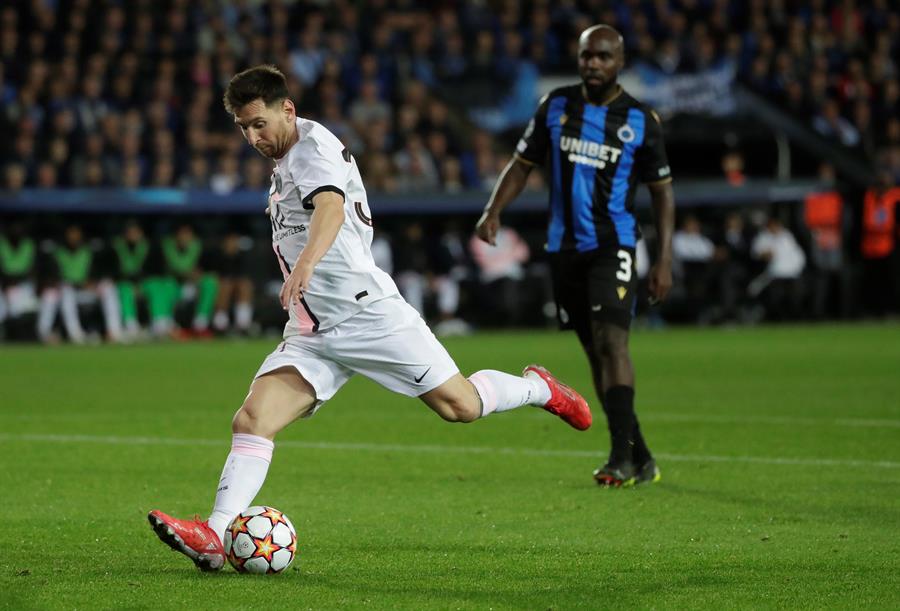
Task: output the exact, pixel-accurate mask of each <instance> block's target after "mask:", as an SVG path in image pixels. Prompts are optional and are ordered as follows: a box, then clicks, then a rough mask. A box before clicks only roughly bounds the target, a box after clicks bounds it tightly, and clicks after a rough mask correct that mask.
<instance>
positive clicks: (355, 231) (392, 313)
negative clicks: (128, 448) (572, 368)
mask: <svg viewBox="0 0 900 611" xmlns="http://www.w3.org/2000/svg"><path fill="white" fill-rule="evenodd" d="M224 102H225V109H226V110H227V111H228V112H229V113H231V114H232V115H234V121H235V123H236V124H237V125H239V126H240V128H241V132H242V133H243V134H244V136H245V137H246V138H247V141H248V142H249V143H250V145H251V146H253V147H254V148H255V149H256V150H257V151H258V152H259V153H261V154H262V155H263V156H264V157H267V158H269V159H272V160H273V161H274V162H275V168H274V170H273V174H272V186H271V188H270V190H269V207H268V214H269V216H270V219H271V222H272V249H273V250H274V251H275V256H276V258H277V259H278V264H279V266H280V267H281V271H282V274H283V275H284V285H283V287H282V290H281V305H282V307H284V309H285V310H287V311H288V312H289V316H290V318H289V320H288V323H287V325H286V326H285V330H284V341H282V342H281V343H280V344H279V345H278V346H277V347H276V349H275V350H274V351H273V352H272V353H271V354H270V355H269V356H268V357H267V358H266V359H265V361H263V364H262V366H261V367H260V368H259V371H258V372H257V373H256V376H255V378H254V380H253V382H252V383H251V385H250V392H249V394H248V395H247V397H246V399H244V403H243V405H241V407H240V409H239V410H238V411H237V413H236V414H235V415H234V419H233V421H232V432H233V436H232V445H231V452H230V453H229V455H228V458H227V460H226V462H225V467H224V469H223V471H222V476H221V479H220V480H219V485H218V489H217V491H216V500H215V505H214V506H213V510H212V513H211V514H210V516H209V518H208V520H206V521H200V520H199V519H194V520H179V519H177V518H173V517H171V516H168V515H166V514H165V513H163V512H161V511H158V510H154V511H151V512H150V514H149V515H148V519H149V520H150V524H151V525H152V527H153V529H154V531H155V532H156V534H157V535H158V536H159V538H160V539H162V540H163V541H164V542H165V543H166V544H167V545H169V546H170V547H172V548H173V549H175V550H177V551H180V552H182V553H184V554H185V555H187V556H188V557H190V558H191V559H192V560H193V561H194V563H195V564H196V565H197V566H198V567H199V568H200V569H202V570H206V571H214V570H218V569H220V568H222V566H223V564H224V562H225V554H224V550H223V547H222V538H223V535H224V532H225V529H226V528H227V527H228V525H229V523H230V522H231V520H232V519H233V518H234V516H236V515H237V514H238V513H240V512H241V511H243V510H244V509H246V508H247V507H248V506H250V504H251V503H252V502H253V498H254V497H255V496H256V493H257V492H258V491H259V489H260V488H261V487H262V484H263V481H264V480H265V477H266V473H267V471H268V468H269V463H270V462H271V459H272V451H273V449H274V447H275V446H274V443H273V440H274V438H275V435H276V434H277V433H278V432H279V431H280V430H281V429H283V428H284V427H286V426H287V425H288V424H290V423H291V422H293V421H294V420H296V419H297V418H303V417H309V416H312V415H313V414H314V413H315V412H316V411H317V410H318V409H319V407H320V406H321V405H322V404H323V403H324V402H325V401H327V400H329V399H330V398H331V397H333V396H334V394H335V393H336V392H337V391H338V389H339V388H340V387H341V386H343V385H344V383H346V382H347V380H349V379H350V377H351V376H352V375H353V374H355V373H361V374H363V375H365V376H366V377H369V378H371V379H373V380H375V381H376V382H378V383H379V384H381V385H382V386H384V387H385V388H388V389H390V390H392V391H394V392H397V393H400V394H403V395H407V396H410V397H419V398H420V399H421V400H422V401H423V402H424V403H425V404H426V405H428V407H430V408H431V409H432V410H434V411H435V412H437V414H438V415H439V416H441V417H442V418H443V419H445V420H447V421H450V422H472V421H474V420H477V419H478V418H481V417H484V416H487V415H488V414H490V413H492V412H502V411H507V410H510V409H514V408H516V407H521V406H523V405H534V406H538V407H542V408H543V409H545V410H547V411H549V412H551V413H553V414H556V415H558V416H560V417H561V418H562V419H563V420H565V421H566V422H568V423H569V424H570V425H572V426H573V427H575V428H576V429H579V430H584V429H587V428H588V427H589V426H590V425H591V412H590V409H589V407H588V405H587V402H586V401H585V400H584V399H583V398H582V397H581V395H579V394H578V393H577V392H575V391H574V390H572V389H571V388H569V387H568V386H565V385H564V384H562V383H561V382H559V381H558V380H557V379H556V378H554V377H553V376H552V375H551V374H550V373H549V372H548V371H546V370H545V369H544V368H542V367H540V366H537V365H529V366H528V367H526V368H525V371H524V372H523V375H522V376H514V375H509V374H506V373H502V372H499V371H493V370H481V371H478V372H476V373H474V374H472V375H471V376H469V377H468V378H465V377H463V376H462V375H461V374H460V372H459V369H458V368H457V367H456V364H455V363H454V362H453V359H452V358H450V355H449V354H447V351H446V350H445V349H444V347H443V346H442V345H441V344H440V342H438V340H437V339H436V338H435V336H434V334H433V333H432V332H431V330H430V329H429V328H428V326H427V325H426V324H425V321H423V320H422V317H421V316H420V315H419V313H418V312H417V311H416V310H415V309H414V308H413V307H412V306H410V305H409V304H408V303H406V301H404V300H403V298H402V297H401V296H400V294H399V292H398V291H397V287H396V285H395V284H394V281H393V280H392V279H391V277H390V276H389V275H388V274H387V273H385V272H383V271H382V270H380V269H379V268H378V267H377V266H376V265H375V262H374V261H373V260H372V253H371V252H370V245H371V243H372V215H371V213H370V212H369V205H368V203H367V201H366V191H365V189H364V187H363V184H362V179H361V178H360V175H359V170H358V169H357V167H356V161H355V160H354V159H353V156H352V155H351V154H350V152H349V151H348V150H347V149H346V147H344V145H343V144H341V142H340V141H339V140H338V139H337V138H336V137H335V136H334V135H333V134H332V133H331V132H329V131H328V130H327V129H326V128H325V127H323V126H322V125H320V124H319V123H316V122H315V121H309V120H307V119H303V118H301V117H298V116H297V114H296V110H295V107H294V103H293V102H292V101H291V100H290V99H289V98H288V91H287V84H286V82H285V79H284V75H283V74H282V73H281V72H280V71H279V70H278V69H277V68H275V67H274V66H268V65H263V66H257V67H255V68H250V69H249V70H246V71H244V72H241V73H239V74H237V75H236V76H235V77H234V78H232V80H231V82H230V83H229V85H228V88H227V90H226V92H225V96H224Z"/></svg>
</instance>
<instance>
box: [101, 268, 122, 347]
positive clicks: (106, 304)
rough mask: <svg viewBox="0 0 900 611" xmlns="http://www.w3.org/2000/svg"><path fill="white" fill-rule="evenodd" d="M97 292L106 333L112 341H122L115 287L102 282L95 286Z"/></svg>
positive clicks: (110, 283) (120, 318)
mask: <svg viewBox="0 0 900 611" xmlns="http://www.w3.org/2000/svg"><path fill="white" fill-rule="evenodd" d="M97 292H98V293H99V294H100V304H101V307H102V308H103V320H104V323H105V325H106V333H107V334H108V335H109V337H110V339H112V340H113V341H119V340H120V339H122V312H121V307H120V305H119V295H118V293H117V292H116V286H115V285H114V284H113V283H112V282H110V281H108V280H104V281H102V282H100V283H99V284H98V285H97Z"/></svg>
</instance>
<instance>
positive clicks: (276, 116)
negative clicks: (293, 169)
mask: <svg viewBox="0 0 900 611" xmlns="http://www.w3.org/2000/svg"><path fill="white" fill-rule="evenodd" d="M295 117H296V115H295V114H294V105H293V104H292V103H291V101H290V100H284V101H283V102H281V103H280V104H274V105H272V106H266V104H265V103H264V102H263V101H262V98H259V99H256V100H253V101H252V102H250V103H249V104H245V105H244V106H242V107H240V108H239V109H238V110H237V112H235V113H234V122H235V123H237V125H238V126H239V127H240V128H241V133H242V134H244V138H246V139H247V142H249V143H250V146H252V147H253V148H255V149H256V150H257V152H259V154H260V155H262V156H263V157H268V158H269V159H280V158H281V157H283V156H284V154H285V153H286V152H287V149H288V148H290V145H291V144H292V140H291V138H292V133H293V132H292V129H293V128H294V119H295Z"/></svg>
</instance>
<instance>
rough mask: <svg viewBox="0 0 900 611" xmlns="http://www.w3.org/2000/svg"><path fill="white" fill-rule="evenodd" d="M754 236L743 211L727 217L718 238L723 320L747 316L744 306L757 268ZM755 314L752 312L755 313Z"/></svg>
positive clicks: (720, 302) (733, 319)
mask: <svg viewBox="0 0 900 611" xmlns="http://www.w3.org/2000/svg"><path fill="white" fill-rule="evenodd" d="M751 240H752V235H751V233H750V230H749V229H748V228H747V226H746V224H745V223H744V217H743V216H741V213H740V212H731V213H729V214H728V215H727V216H726V217H725V221H724V223H723V224H722V229H721V233H720V235H719V239H718V241H717V248H718V250H717V253H716V258H717V261H718V266H719V270H718V272H717V276H718V281H719V287H718V288H719V298H718V302H719V306H720V307H721V320H722V321H738V320H742V319H746V318H747V312H746V311H745V310H743V309H742V306H744V300H745V294H746V289H747V285H748V283H749V281H750V274H751V271H752V269H753V262H752V257H751V254H750V244H751ZM751 316H752V315H751Z"/></svg>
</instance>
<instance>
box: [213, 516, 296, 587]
mask: <svg viewBox="0 0 900 611" xmlns="http://www.w3.org/2000/svg"><path fill="white" fill-rule="evenodd" d="M224 543H225V556H226V557H227V558H228V562H230V563H231V566H233V567H234V568H235V570H236V571H237V572H238V573H259V574H267V573H268V574H271V573H280V572H281V571H283V570H285V569H286V568H288V567H289V566H291V562H293V561H294V556H295V555H296V553H297V531H296V530H294V525H293V524H291V521H290V520H288V517H287V516H286V515H284V514H283V513H281V512H280V511H278V510H277V509H274V508H272V507H263V506H253V507H248V508H247V509H245V510H244V511H242V512H241V513H239V514H238V515H237V517H235V518H234V520H232V521H231V524H230V525H229V526H228V529H227V530H226V531H225V541H224Z"/></svg>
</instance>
